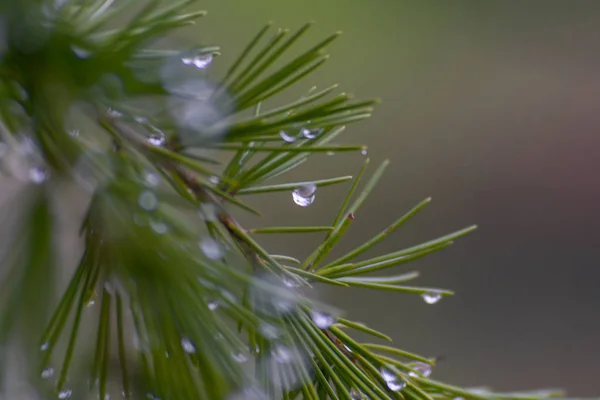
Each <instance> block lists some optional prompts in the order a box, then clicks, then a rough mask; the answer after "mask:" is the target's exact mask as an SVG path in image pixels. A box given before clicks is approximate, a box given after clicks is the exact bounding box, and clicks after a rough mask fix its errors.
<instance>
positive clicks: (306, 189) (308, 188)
mask: <svg viewBox="0 0 600 400" xmlns="http://www.w3.org/2000/svg"><path fill="white" fill-rule="evenodd" d="M316 191H317V185H315V184H314V183H309V184H307V185H302V186H300V187H299V188H296V189H294V191H293V192H292V199H293V200H294V203H296V204H298V205H299V206H300V207H308V206H310V205H311V204H312V203H313V202H314V201H315V192H316Z"/></svg>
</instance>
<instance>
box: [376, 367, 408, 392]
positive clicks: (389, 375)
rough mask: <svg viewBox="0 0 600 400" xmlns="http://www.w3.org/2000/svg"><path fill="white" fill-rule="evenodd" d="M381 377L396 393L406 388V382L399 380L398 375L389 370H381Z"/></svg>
mask: <svg viewBox="0 0 600 400" xmlns="http://www.w3.org/2000/svg"><path fill="white" fill-rule="evenodd" d="M379 373H380V374H381V377H382V378H383V380H384V381H385V384H386V385H387V387H388V388H389V389H390V390H391V391H394V392H397V391H399V390H402V389H404V388H405V387H406V382H404V381H403V380H401V379H399V378H398V375H397V374H396V373H395V372H394V371H393V370H392V369H389V368H385V367H384V368H381V370H380V371H379Z"/></svg>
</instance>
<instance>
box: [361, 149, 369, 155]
mask: <svg viewBox="0 0 600 400" xmlns="http://www.w3.org/2000/svg"><path fill="white" fill-rule="evenodd" d="M360 154H361V155H363V156H366V155H367V154H368V152H367V149H362V150H361V151H360Z"/></svg>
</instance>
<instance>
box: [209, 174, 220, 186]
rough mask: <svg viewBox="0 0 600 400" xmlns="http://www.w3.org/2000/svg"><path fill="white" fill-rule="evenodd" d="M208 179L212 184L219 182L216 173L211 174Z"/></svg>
mask: <svg viewBox="0 0 600 400" xmlns="http://www.w3.org/2000/svg"><path fill="white" fill-rule="evenodd" d="M208 180H209V181H210V183H212V184H213V185H218V184H219V183H220V182H221V178H219V177H218V176H217V175H212V176H211V177H210V178H208Z"/></svg>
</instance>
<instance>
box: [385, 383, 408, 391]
mask: <svg viewBox="0 0 600 400" xmlns="http://www.w3.org/2000/svg"><path fill="white" fill-rule="evenodd" d="M386 385H387V387H388V388H389V389H390V390H391V391H393V392H399V391H400V390H402V389H404V388H405V387H406V382H404V381H403V380H396V381H390V382H386Z"/></svg>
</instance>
